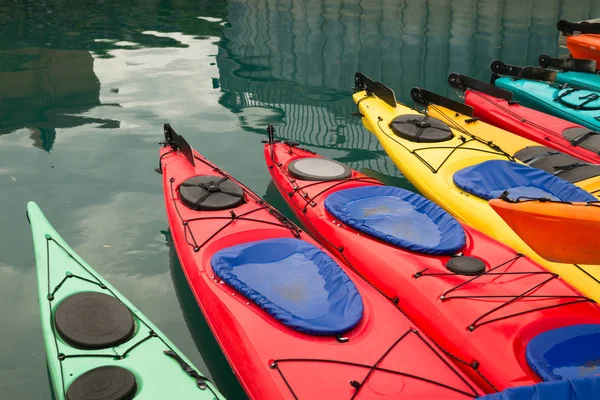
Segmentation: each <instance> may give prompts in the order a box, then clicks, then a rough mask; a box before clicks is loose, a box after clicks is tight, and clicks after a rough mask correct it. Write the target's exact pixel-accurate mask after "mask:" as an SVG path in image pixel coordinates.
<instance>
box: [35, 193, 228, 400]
mask: <svg viewBox="0 0 600 400" xmlns="http://www.w3.org/2000/svg"><path fill="white" fill-rule="evenodd" d="M27 215H28V219H29V220H30V223H31V229H32V234H33V241H34V248H35V256H36V264H37V277H38V288H39V302H40V313H41V320H42V327H43V333H44V342H45V347H46V354H47V361H48V370H49V373H50V377H51V380H52V384H53V392H54V395H55V397H56V398H57V399H65V398H69V399H71V398H73V399H74V398H77V399H79V398H80V397H77V395H76V393H86V392H87V391H89V390H91V388H92V387H95V386H97V385H99V384H100V383H99V382H104V383H102V385H106V387H103V389H102V390H101V391H100V393H102V394H103V395H104V396H108V395H111V394H112V395H115V393H120V392H119V390H121V389H123V388H125V389H123V390H129V391H132V393H135V394H134V395H133V397H127V398H136V399H138V398H143V399H164V398H170V397H176V398H180V399H207V400H208V399H211V400H212V399H215V398H218V399H221V398H222V397H221V395H220V394H219V393H218V391H217V390H216V389H215V387H214V386H213V385H212V384H211V383H210V382H209V381H208V380H207V379H206V378H205V377H203V376H202V375H201V374H200V373H199V372H198V370H197V369H196V368H195V367H194V366H193V364H192V363H191V362H190V361H189V360H188V359H187V358H185V356H183V355H182V354H181V352H180V351H179V350H178V349H177V348H176V347H175V346H174V345H173V344H172V343H171V342H170V341H169V340H168V339H167V338H166V337H165V336H164V334H163V333H162V332H161V331H160V330H159V329H158V328H157V327H156V326H155V325H153V324H152V323H151V322H150V321H149V320H148V319H147V318H146V317H145V316H144V315H143V314H142V313H141V312H140V311H139V310H138V309H137V308H136V307H135V306H134V305H133V304H131V303H130V302H129V301H127V299H125V298H124V297H123V295H122V294H120V293H119V292H118V291H117V290H116V289H115V288H114V287H113V286H111V285H110V284H109V283H108V282H106V281H105V280H103V279H102V278H101V277H100V275H99V274H98V273H97V272H96V271H94V270H93V269H92V268H91V267H90V266H89V265H88V264H87V263H86V262H85V261H84V260H83V259H82V258H80V257H79V256H78V255H77V254H76V253H75V252H74V251H73V250H72V249H71V248H70V247H69V245H68V244H67V243H66V242H65V241H64V240H63V239H62V238H61V237H60V235H59V234H58V233H57V232H56V231H55V230H54V229H53V228H52V226H51V225H50V223H49V222H48V221H47V220H46V218H45V217H44V215H43V214H42V212H41V210H40V209H39V207H38V206H37V205H36V204H35V203H29V204H28V206H27ZM186 368H187V369H188V371H186ZM86 374H87V375H86ZM106 382H110V384H107V383H106ZM119 382H120V383H119ZM94 390H95V389H94ZM130 395H131V393H130Z"/></svg>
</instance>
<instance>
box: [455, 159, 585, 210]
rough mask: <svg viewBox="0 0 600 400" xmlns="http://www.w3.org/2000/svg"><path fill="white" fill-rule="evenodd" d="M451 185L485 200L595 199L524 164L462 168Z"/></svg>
mask: <svg viewBox="0 0 600 400" xmlns="http://www.w3.org/2000/svg"><path fill="white" fill-rule="evenodd" d="M453 179H454V184H455V185H456V186H458V187H459V188H460V189H462V190H464V191H465V192H467V193H471V194H473V195H475V196H477V197H480V198H482V199H485V200H491V199H497V198H498V197H500V196H501V195H502V193H504V192H505V191H508V198H509V199H511V200H517V199H518V198H519V197H524V198H536V199H537V198H545V199H549V200H560V201H573V202H576V201H582V202H589V201H595V200H596V198H595V197H594V196H592V195H591V194H590V193H588V192H586V191H585V190H583V189H581V188H578V187H577V186H575V185H573V184H572V183H570V182H567V181H565V180H564V179H561V178H558V177H556V176H554V175H552V174H549V173H547V172H545V171H542V170H540V169H537V168H532V167H529V166H527V165H522V164H518V163H516V162H511V161H505V160H489V161H485V162H482V163H480V164H476V165H472V166H470V167H467V168H463V169H461V170H460V171H457V172H456V173H455V174H454V177H453Z"/></svg>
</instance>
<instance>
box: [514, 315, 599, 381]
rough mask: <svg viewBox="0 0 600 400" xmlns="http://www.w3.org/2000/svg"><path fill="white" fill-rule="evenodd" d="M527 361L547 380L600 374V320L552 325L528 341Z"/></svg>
mask: <svg viewBox="0 0 600 400" xmlns="http://www.w3.org/2000/svg"><path fill="white" fill-rule="evenodd" d="M525 357H526V359H527V363H528V364H529V366H530V367H531V369H532V370H534V371H535V373H536V374H537V375H538V376H539V377H540V378H542V379H543V380H545V381H557V380H563V379H570V378H580V377H582V376H588V375H596V374H600V324H578V325H571V326H564V327H561V328H557V329H552V330H549V331H546V332H543V333H540V334H539V335H537V336H535V337H534V338H533V339H531V340H530V341H529V343H528V344H527V350H526V352H525Z"/></svg>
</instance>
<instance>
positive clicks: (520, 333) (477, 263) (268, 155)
mask: <svg viewBox="0 0 600 400" xmlns="http://www.w3.org/2000/svg"><path fill="white" fill-rule="evenodd" d="M264 156H265V160H266V163H267V166H268V168H269V171H270V173H271V177H272V179H273V182H274V183H275V185H276V186H277V188H278V189H279V191H280V193H281V194H282V196H283V198H284V199H285V200H286V202H287V203H288V204H289V205H290V207H291V208H292V210H293V211H294V213H295V215H296V216H297V217H298V219H299V220H300V221H301V222H302V224H303V225H304V226H305V227H306V228H307V230H308V231H309V232H310V233H311V234H312V235H313V236H314V237H315V238H316V239H317V240H318V241H319V242H320V243H321V244H323V245H324V246H326V247H327V248H328V249H329V251H330V252H331V253H332V254H334V255H336V256H338V257H341V258H342V259H343V260H344V262H345V263H346V264H347V265H348V266H350V267H351V268H352V269H353V270H355V271H356V272H357V273H359V274H360V275H361V276H363V277H364V278H365V279H366V280H367V281H369V282H370V283H372V284H373V285H374V286H375V287H377V288H379V289H380V290H381V291H382V292H383V293H384V294H385V295H387V296H388V297H390V298H392V299H394V301H395V302H396V303H397V304H399V307H400V308H401V309H402V311H403V312H404V313H405V314H406V316H407V317H408V318H410V319H411V320H412V321H413V322H414V323H415V324H416V325H417V326H418V327H420V329H422V330H423V332H425V333H426V334H427V335H428V336H429V337H431V338H432V339H433V340H434V341H435V342H437V343H438V344H439V345H440V346H441V347H442V348H444V349H445V350H446V351H447V352H448V354H449V355H451V357H452V359H453V360H454V361H455V362H456V364H457V365H458V366H459V367H460V368H461V369H462V370H463V371H464V372H465V373H466V374H468V375H469V377H470V378H471V379H473V380H474V381H475V382H476V383H477V384H478V385H479V386H480V387H482V388H483V389H484V390H486V391H494V390H504V389H506V388H510V387H515V386H524V385H536V384H537V385H536V387H537V386H539V385H545V384H546V382H542V381H550V380H553V381H556V380H561V382H563V383H564V384H565V385H567V386H566V387H567V389H566V390H570V389H568V385H571V384H572V382H571V381H570V379H571V378H574V379H576V378H579V377H581V376H583V375H586V374H587V372H588V371H587V370H585V367H584V364H585V363H586V362H588V361H590V362H594V361H593V360H594V358H593V357H594V356H595V355H600V348H599V346H595V347H596V348H591V349H590V348H587V349H586V350H585V351H584V352H583V353H581V352H579V350H576V349H575V348H576V347H577V345H576V343H582V342H583V341H579V338H580V336H579V335H584V336H585V335H587V334H588V333H589V334H590V335H592V336H593V335H596V336H594V337H595V339H594V340H598V339H600V309H599V308H598V307H597V306H596V305H595V303H594V302H593V301H592V300H590V299H588V298H586V297H584V296H582V295H581V294H580V293H579V292H577V291H576V290H574V289H573V288H571V287H570V286H568V285H567V284H565V283H564V282H563V281H562V280H561V279H560V277H559V276H557V275H555V274H552V273H550V272H548V271H546V270H544V269H543V268H542V267H540V266H539V265H537V264H535V263H534V262H533V261H531V260H530V259H528V258H526V257H524V256H523V255H521V254H516V253H515V252H514V251H513V250H512V249H510V248H508V247H506V246H504V245H503V244H501V243H499V242H497V241H495V240H493V239H491V238H489V237H487V236H485V235H484V234H482V233H480V232H478V231H476V230H474V229H472V228H469V227H468V226H463V225H461V224H460V223H458V222H457V221H456V220H455V219H454V218H453V217H452V216H451V215H450V214H448V213H446V212H445V211H444V210H443V209H441V208H440V207H438V206H437V205H436V204H434V203H432V202H430V201H429V200H427V199H425V198H424V197H422V196H420V195H418V194H416V193H413V192H410V191H407V190H404V189H401V188H397V187H390V186H384V185H383V184H382V183H380V182H379V181H377V180H376V179H374V178H371V177H368V176H366V175H363V174H361V173H359V172H357V171H355V170H352V169H350V168H348V167H347V166H345V165H343V164H341V163H338V162H337V161H334V160H330V159H327V158H324V157H321V156H319V155H317V154H315V153H313V152H311V151H308V150H304V149H301V148H300V147H298V143H297V142H293V141H283V142H281V141H276V140H274V139H273V138H272V137H271V138H270V139H269V141H267V144H266V145H265V147H264ZM594 332H595V333H594ZM546 334H547V335H546ZM545 335H546V336H545ZM548 336H550V339H552V340H550V339H549V338H548ZM586 343H589V341H587V342H586ZM552 348H555V349H560V351H561V352H564V354H565V355H564V359H562V360H561V361H558V360H557V359H552V357H549V356H548V354H550V353H551V349H552ZM557 351H558V350H557ZM585 352H588V353H587V355H585V354H586V353H585ZM576 353H577V356H575V354H576ZM582 354H584V356H582ZM592 354H594V355H592ZM582 363H583V364H582ZM577 367H579V370H577ZM569 368H573V371H571V372H569V371H568V370H569ZM592 369H593V368H592ZM549 370H550V372H549ZM558 370H560V371H561V373H562V377H557V376H556V375H553V373H552V372H551V371H558ZM589 372H590V373H592V374H593V373H594V372H595V373H599V372H600V370H598V371H596V370H594V372H592V371H589ZM557 374H558V373H557ZM539 382H542V383H539ZM554 383H556V382H552V384H554ZM546 387H547V386H546ZM598 389H600V386H599V387H598ZM532 390H533V389H532ZM536 390H537V389H536ZM532 393H533V392H532ZM502 398H503V399H504V398H506V399H508V398H512V397H502ZM522 398H526V397H522ZM528 398H531V396H530V397H528ZM536 398H537V397H536ZM540 398H547V397H540ZM548 398H549V397H548ZM573 398H579V397H573Z"/></svg>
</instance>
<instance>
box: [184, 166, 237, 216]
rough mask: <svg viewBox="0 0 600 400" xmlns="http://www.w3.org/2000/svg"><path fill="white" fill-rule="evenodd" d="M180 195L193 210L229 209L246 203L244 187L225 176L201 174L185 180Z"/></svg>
mask: <svg viewBox="0 0 600 400" xmlns="http://www.w3.org/2000/svg"><path fill="white" fill-rule="evenodd" d="M179 197H180V199H181V202H182V203H183V204H185V205H186V206H187V207H189V208H191V209H192V210H196V211H218V210H227V209H230V208H235V207H238V206H240V205H242V204H244V189H242V187H241V186H240V185H238V184H237V183H235V182H233V181H232V180H230V179H229V178H226V177H223V176H215V175H201V176H194V177H193V178H190V179H188V180H186V181H185V182H183V183H182V184H181V185H180V186H179Z"/></svg>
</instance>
